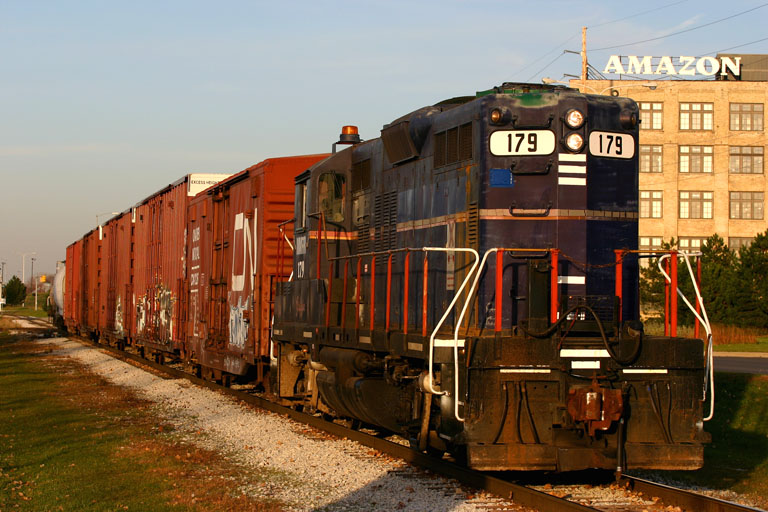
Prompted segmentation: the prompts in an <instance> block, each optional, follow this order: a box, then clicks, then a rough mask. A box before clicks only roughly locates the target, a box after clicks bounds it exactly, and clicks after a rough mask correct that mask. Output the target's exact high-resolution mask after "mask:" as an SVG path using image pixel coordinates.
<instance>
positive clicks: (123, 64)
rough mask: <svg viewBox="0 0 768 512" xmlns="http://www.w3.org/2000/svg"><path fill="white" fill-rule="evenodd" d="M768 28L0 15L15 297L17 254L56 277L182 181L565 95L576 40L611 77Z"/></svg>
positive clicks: (678, 16)
mask: <svg viewBox="0 0 768 512" xmlns="http://www.w3.org/2000/svg"><path fill="white" fill-rule="evenodd" d="M745 11H749V12H745ZM741 13H743V14H741ZM767 22H768V4H766V3H764V2H761V1H742V0H734V1H732V2H717V1H713V0H651V1H649V2H634V1H633V2H630V1H621V0H615V1H611V2H607V1H596V0H583V1H580V2H575V1H567V0H550V1H547V2H522V1H518V0H504V1H501V0H474V1H473V0H424V1H421V0H408V1H404V0H360V1H357V2H351V1H344V2H341V1H335V0H330V1H324V2H321V1H317V0H314V1H291V0H283V1H274V0H272V1H258V0H252V1H228V0H218V1H216V2H213V1H210V2H202V1H195V0H184V1H163V0H152V1H142V0H135V1H131V2H112V1H110V2H104V1H103V0H99V1H95V0H94V1H79V0H69V1H66V2H64V1H60V0H59V1H38V0H0V118H2V120H3V122H2V123H0V261H5V262H6V267H5V274H6V275H5V280H6V281H7V280H8V279H9V278H10V277H11V276H12V275H18V276H19V277H21V273H22V254H23V253H29V252H35V253H36V255H35V258H36V262H35V273H36V274H38V273H40V272H53V271H54V269H55V266H56V261H57V260H63V259H64V258H65V250H66V247H67V245H69V244H70V243H72V242H73V241H75V240H76V239H78V238H80V237H82V236H83V235H84V234H85V233H86V232H88V231H89V230H91V229H93V228H94V227H95V226H96V225H97V220H98V221H101V222H104V221H105V220H107V219H108V218H109V215H101V216H99V214H103V213H107V212H112V211H123V210H126V209H128V208H130V207H131V206H132V205H133V204H135V203H136V202H138V201H140V200H141V199H143V198H145V197H147V196H149V195H151V194H152V193H153V192H155V191H157V190H159V189H161V188H163V187H164V186H166V185H167V184H169V183H172V182H174V181H176V180H177V179H179V178H181V177H182V176H183V175H185V174H187V173H190V172H231V173H234V172H238V171H240V170H242V169H245V168H246V167H249V166H250V165H253V164H255V163H257V162H260V161H261V160H264V159H265V158H270V157H278V156H288V155H297V154H310V153H322V152H328V151H330V148H331V144H332V143H333V142H335V141H336V140H338V136H339V133H340V129H341V127H342V126H343V125H347V124H354V125H357V126H358V127H359V129H360V134H361V136H362V138H363V139H371V138H375V137H378V136H379V135H380V130H381V128H382V126H383V125H384V124H386V123H389V122H391V121H392V120H394V119H396V118H398V117H400V116H402V115H404V114H407V113H408V112H411V111H413V110H415V109H417V108H420V107H423V106H426V105H432V104H435V103H437V102H439V101H441V100H443V99H446V98H450V97H454V96H463V95H471V94H474V93H475V92H476V91H480V90H486V89H489V88H491V87H493V86H495V85H499V84H501V83H503V82H540V81H541V79H542V78H543V77H550V78H554V79H556V80H567V79H568V78H567V77H565V78H564V75H568V74H571V75H578V74H579V73H580V69H581V58H580V56H579V55H576V54H573V53H568V51H573V52H579V51H580V49H581V27H582V26H586V27H588V30H587V54H588V58H589V62H590V64H591V65H592V66H594V67H595V68H597V69H598V70H603V69H604V68H605V65H606V64H607V62H608V58H609V56H610V55H611V54H621V55H639V56H643V55H652V56H661V55H671V56H675V58H676V56H679V55H691V56H708V55H715V53H717V52H718V51H724V50H727V51H728V52H731V53H743V54H750V53H768V29H766V28H765V27H766V26H768V23H767ZM678 32H679V33H678ZM668 34H676V35H671V36H669V37H663V36H667V35H668ZM640 41H645V42H640ZM632 43H636V44H632ZM617 45H621V46H620V47H619V48H612V49H604V50H600V49H601V48H606V47H612V46H617ZM593 49H594V51H593ZM97 216H99V217H97ZM29 257H30V256H27V260H26V272H27V276H29V272H30V261H29Z"/></svg>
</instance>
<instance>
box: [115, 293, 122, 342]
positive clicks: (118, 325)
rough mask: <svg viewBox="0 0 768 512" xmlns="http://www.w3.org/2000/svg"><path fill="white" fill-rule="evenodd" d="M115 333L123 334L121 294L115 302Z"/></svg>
mask: <svg viewBox="0 0 768 512" xmlns="http://www.w3.org/2000/svg"><path fill="white" fill-rule="evenodd" d="M115 333H117V335H118V336H122V335H123V334H124V332H123V301H122V300H121V298H120V296H119V295H118V296H117V302H116V304H115Z"/></svg>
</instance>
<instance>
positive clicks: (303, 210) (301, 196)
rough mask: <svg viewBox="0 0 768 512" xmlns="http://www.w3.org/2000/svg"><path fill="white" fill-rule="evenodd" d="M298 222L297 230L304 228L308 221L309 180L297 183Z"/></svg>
mask: <svg viewBox="0 0 768 512" xmlns="http://www.w3.org/2000/svg"><path fill="white" fill-rule="evenodd" d="M295 204H296V224H295V228H296V229H297V230H300V229H303V228H304V227H305V226H306V222H307V220H306V219H307V182H306V181H305V182H303V183H297V184H296V199H295Z"/></svg>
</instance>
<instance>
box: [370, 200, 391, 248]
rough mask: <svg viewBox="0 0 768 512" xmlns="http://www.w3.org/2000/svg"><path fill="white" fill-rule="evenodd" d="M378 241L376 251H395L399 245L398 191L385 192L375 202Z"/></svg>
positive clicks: (375, 245)
mask: <svg viewBox="0 0 768 512" xmlns="http://www.w3.org/2000/svg"><path fill="white" fill-rule="evenodd" d="M373 214H374V223H375V224H374V226H375V227H376V240H375V242H374V250H376V251H386V250H389V249H394V248H395V247H396V244H397V191H396V190H393V191H391V192H384V193H383V194H380V195H378V196H376V198H375V199H374V202H373Z"/></svg>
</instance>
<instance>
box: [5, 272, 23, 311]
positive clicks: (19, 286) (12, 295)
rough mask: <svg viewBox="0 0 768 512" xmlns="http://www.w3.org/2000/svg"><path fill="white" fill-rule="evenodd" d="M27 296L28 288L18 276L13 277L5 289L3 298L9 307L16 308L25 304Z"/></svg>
mask: <svg viewBox="0 0 768 512" xmlns="http://www.w3.org/2000/svg"><path fill="white" fill-rule="evenodd" d="M26 296H27V287H26V286H24V283H22V282H21V279H19V278H18V277H16V276H13V277H12V278H11V280H10V281H8V284H6V285H5V288H4V289H3V297H5V301H6V304H8V305H9V306H16V305H19V304H21V303H22V302H24V299H25V298H26Z"/></svg>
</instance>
